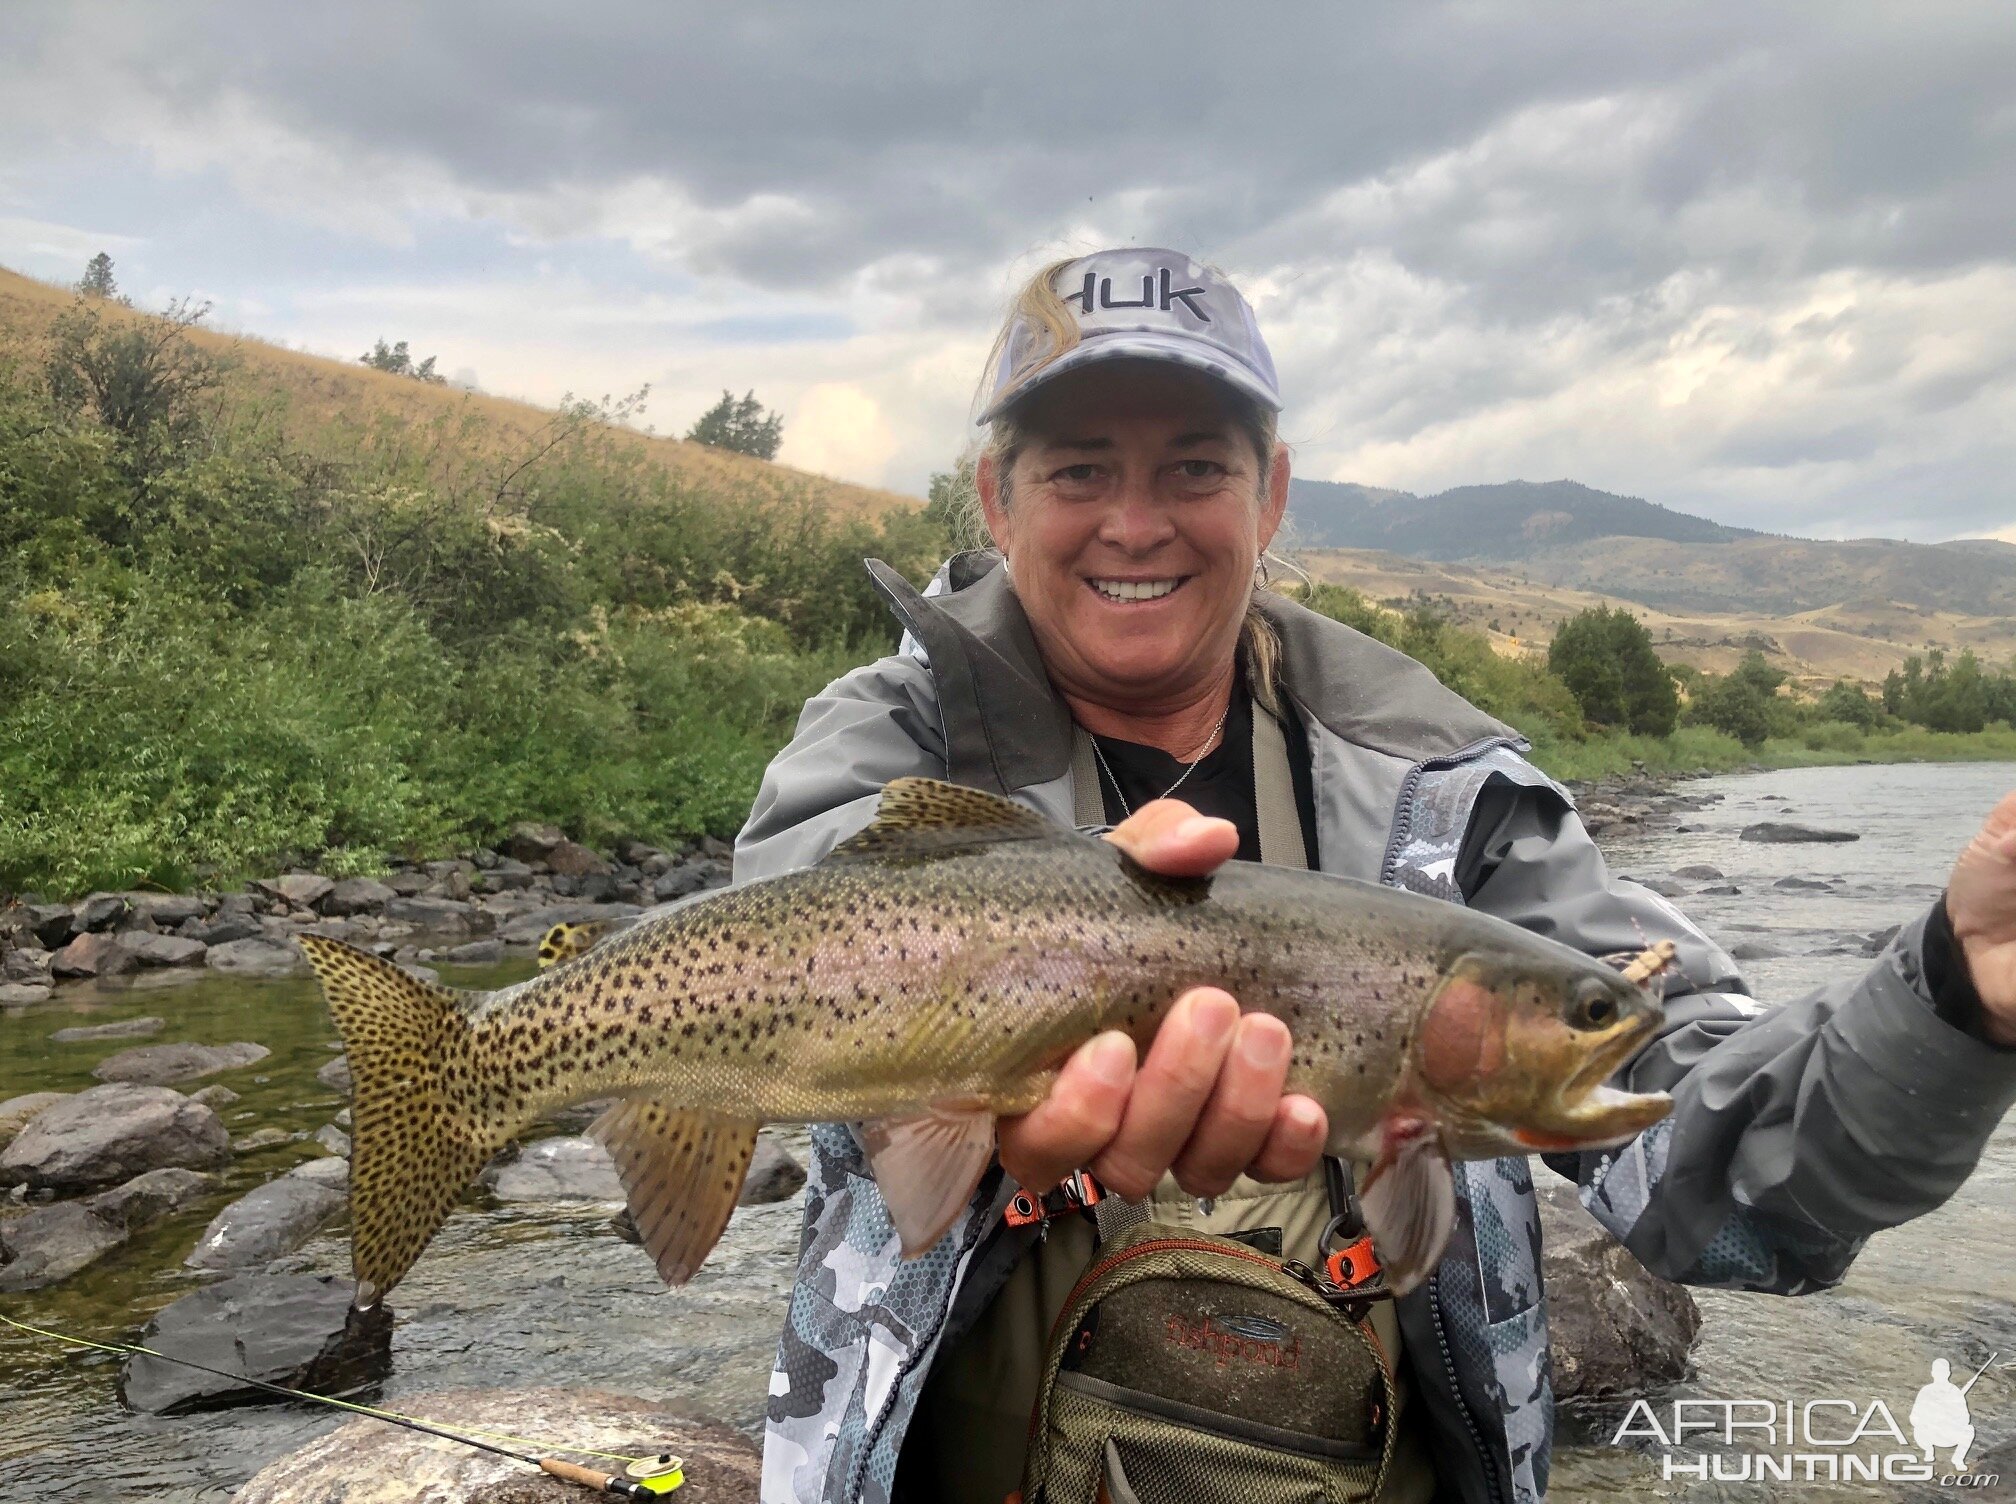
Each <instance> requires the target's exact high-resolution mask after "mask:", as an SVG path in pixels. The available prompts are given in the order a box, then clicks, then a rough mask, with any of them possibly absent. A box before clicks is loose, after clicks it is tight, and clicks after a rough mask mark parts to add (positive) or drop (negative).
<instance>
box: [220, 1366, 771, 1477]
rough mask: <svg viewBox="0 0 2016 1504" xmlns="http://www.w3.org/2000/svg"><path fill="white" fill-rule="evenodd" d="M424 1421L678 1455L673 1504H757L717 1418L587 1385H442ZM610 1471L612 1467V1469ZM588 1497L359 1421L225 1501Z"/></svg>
mask: <svg viewBox="0 0 2016 1504" xmlns="http://www.w3.org/2000/svg"><path fill="white" fill-rule="evenodd" d="M401 1408H402V1409H404V1410H405V1411H406V1412H407V1413H408V1414H410V1415H415V1416H418V1417H419V1418H420V1419H422V1420H438V1421H440V1422H442V1423H444V1424H460V1425H465V1426H480V1427H482V1428H483V1429H484V1430H502V1431H506V1432H511V1433H513V1434H516V1435H521V1436H564V1437H566V1438H567V1439H568V1440H570V1441H576V1442H579V1443H580V1444H581V1445H582V1446H586V1447H593V1448H595V1449H596V1450H597V1451H603V1452H614V1453H616V1454H618V1455H620V1456H638V1457H648V1456H651V1455H654V1454H656V1453H658V1452H662V1451H668V1450H669V1451H671V1452H674V1453H676V1454H677V1455H678V1456H680V1457H683V1458H684V1459H685V1463H686V1465H685V1473H686V1482H685V1483H684V1485H682V1486H681V1487H680V1488H679V1489H678V1490H677V1492H675V1493H672V1494H669V1495H667V1497H668V1498H672V1499H676V1500H678V1501H680V1504H755V1499H756V1486H757V1481H758V1478H759V1475H760V1470H761V1465H762V1461H761V1456H760V1454H759V1453H758V1451H757V1449H756V1447H755V1445H754V1444H753V1443H752V1442H750V1440H749V1439H748V1438H747V1437H745V1436H744V1435H742V1433H741V1432H739V1431H737V1430H735V1429H734V1428H733V1427H732V1426H726V1425H723V1424H721V1422H719V1421H713V1420H706V1419H702V1418H700V1417H697V1416H693V1415H690V1414H687V1413H685V1412H683V1411H679V1410H673V1409H669V1408H667V1407H666V1406H664V1405H662V1404H659V1403H657V1402H655V1401H652V1400H645V1399H639V1398H637V1397H635V1396H633V1395H627V1394H611V1393H608V1392H606V1391H603V1390H595V1389H515V1390H499V1389H449V1390H442V1391H440V1392H438V1393H435V1394H425V1395H418V1396H415V1397H413V1398H410V1399H407V1400H405V1401H404V1403H403V1404H402V1406H401ZM610 1465H611V1466H615V1464H613V1463H612V1464H610ZM588 1497H591V1496H590V1495H589V1494H587V1493H586V1492H585V1491H584V1490H583V1489H581V1488H579V1487H578V1486H575V1485H573V1484H567V1483H561V1482H559V1481H558V1480H557V1479H553V1478H548V1477H546V1476H544V1475H543V1474H541V1473H537V1472H534V1471H533V1470H532V1469H531V1468H530V1467H528V1466H526V1465H525V1464H524V1463H520V1462H512V1461H509V1460H507V1459H506V1458H503V1457H493V1456H491V1455H490V1454H489V1453H487V1452H478V1451H476V1450H474V1449H473V1448H470V1447H462V1446H457V1445H455V1444H454V1443H453V1442H449V1441H442V1440H440V1439H438V1438H436V1437H432V1436H426V1435H420V1434H416V1433H414V1432H411V1431H395V1430H392V1429H390V1428H389V1427H386V1426H383V1425H379V1424H377V1423H375V1422H372V1421H367V1420H354V1421H349V1422H346V1423H345V1424H343V1425H341V1426H339V1427H337V1428H336V1429H335V1430H334V1431H331V1432H329V1433H328V1434H327V1435H325V1436H321V1437H318V1438H316V1439H315V1440H314V1441H311V1442H310V1443H309V1444H308V1445H307V1446H305V1447H303V1448H302V1449H301V1450H300V1451H298V1452H295V1453H293V1454H292V1455H291V1456H287V1457H283V1458H281V1459H280V1460H279V1461H278V1462H275V1463H272V1464H270V1465H269V1466H267V1467H266V1468H264V1469H262V1470H261V1471H260V1472H259V1473H258V1474H257V1475H255V1476H254V1477H253V1479H252V1481H251V1482H249V1483H247V1484H246V1485H245V1486H244V1487H243V1488H242V1489H240V1490H239V1491H238V1492H237V1493H236V1494H234V1495H233V1496H232V1498H233V1504H413V1501H414V1500H419V1499H424V1500H426V1501H428V1504H580V1501H581V1500H582V1499H585V1498H588Z"/></svg>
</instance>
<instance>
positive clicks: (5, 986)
mask: <svg viewBox="0 0 2016 1504" xmlns="http://www.w3.org/2000/svg"><path fill="white" fill-rule="evenodd" d="M55 995H56V989H55V988H54V987H52V986H50V985H49V984H48V983H47V982H0V1008H25V1007H27V1006H28V1005H29V1004H31V1003H46V1002H48V1001H49V999H50V998H52V997H54V996H55Z"/></svg>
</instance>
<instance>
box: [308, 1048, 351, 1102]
mask: <svg viewBox="0 0 2016 1504" xmlns="http://www.w3.org/2000/svg"><path fill="white" fill-rule="evenodd" d="M315 1079H316V1080H317V1081H320V1082H321V1083H322V1084H323V1085H324V1086H326V1087H328V1088H329V1089H330V1090H331V1091H340V1092H342V1093H343V1094H344V1095H345V1096H348V1095H349V1093H350V1090H351V1087H352V1085H353V1084H354V1083H353V1082H352V1081H351V1079H350V1057H349V1056H348V1055H338V1056H337V1057H336V1058H335V1059H334V1060H331V1061H330V1062H329V1063H328V1064H327V1065H325V1066H323V1067H322V1069H320V1070H319V1071H317V1072H316V1073H315Z"/></svg>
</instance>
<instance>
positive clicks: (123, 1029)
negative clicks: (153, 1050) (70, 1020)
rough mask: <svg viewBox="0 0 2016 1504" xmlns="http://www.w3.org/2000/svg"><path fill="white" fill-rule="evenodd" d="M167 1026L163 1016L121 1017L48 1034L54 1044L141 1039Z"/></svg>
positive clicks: (157, 1032)
mask: <svg viewBox="0 0 2016 1504" xmlns="http://www.w3.org/2000/svg"><path fill="white" fill-rule="evenodd" d="M167 1027H168V1020H167V1019H165V1018H122V1019H121V1020H120V1021H119V1022H118V1023H116V1024H82V1025H79V1026H78V1027H77V1028H74V1029H58V1030H57V1031H56V1032H55V1033H54V1034H51V1035H50V1036H49V1038H50V1040H51V1042H52V1043H55V1044H78V1043H81V1042H82V1041H84V1040H87V1039H141V1038H144V1037H146V1036H147V1035H149V1034H159V1033H160V1032H161V1031H162V1030H163V1029H165V1028H167Z"/></svg>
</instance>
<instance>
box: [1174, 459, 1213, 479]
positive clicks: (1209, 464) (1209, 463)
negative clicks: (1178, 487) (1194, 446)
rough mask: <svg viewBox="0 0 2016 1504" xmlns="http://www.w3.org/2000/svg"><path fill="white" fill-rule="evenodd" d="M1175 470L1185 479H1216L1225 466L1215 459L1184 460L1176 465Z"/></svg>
mask: <svg viewBox="0 0 2016 1504" xmlns="http://www.w3.org/2000/svg"><path fill="white" fill-rule="evenodd" d="M1176 472H1177V474H1179V475H1181V476H1182V477H1183V478H1184V479H1185V480H1216V479H1217V478H1218V477H1219V476H1221V475H1223V474H1224V473H1225V467H1224V466H1223V465H1221V464H1219V463H1218V461H1216V460H1184V461H1183V462H1182V463H1180V464H1179V465H1177V467H1176Z"/></svg>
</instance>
